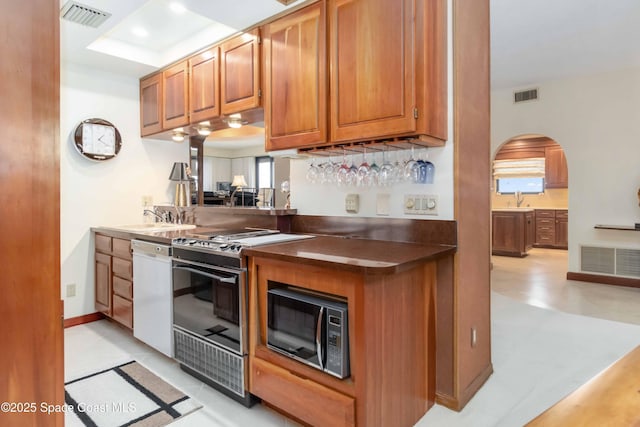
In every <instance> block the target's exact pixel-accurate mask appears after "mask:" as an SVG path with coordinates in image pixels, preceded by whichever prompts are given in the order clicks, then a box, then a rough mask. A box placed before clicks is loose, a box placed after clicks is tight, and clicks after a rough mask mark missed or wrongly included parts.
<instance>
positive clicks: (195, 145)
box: [190, 124, 289, 208]
mask: <svg viewBox="0 0 640 427" xmlns="http://www.w3.org/2000/svg"><path fill="white" fill-rule="evenodd" d="M190 148H191V169H192V176H193V178H194V180H193V181H192V187H191V194H192V203H193V204H194V205H196V204H198V205H205V206H257V207H265V208H268V207H272V208H283V207H284V205H285V203H286V195H284V194H282V193H281V192H280V191H279V189H280V185H281V183H282V182H283V181H285V180H287V179H288V178H289V159H281V158H273V157H270V156H269V155H268V154H267V153H266V152H265V151H264V129H263V128H261V127H260V124H258V125H257V126H256V125H252V126H243V127H242V128H240V129H224V130H221V131H217V132H212V133H211V134H210V135H209V136H208V137H207V138H206V139H205V140H204V142H203V143H202V144H200V143H199V141H191V146H190ZM199 150H201V161H199ZM199 201H201V203H198V202H199Z"/></svg>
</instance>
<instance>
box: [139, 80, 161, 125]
mask: <svg viewBox="0 0 640 427" xmlns="http://www.w3.org/2000/svg"><path fill="white" fill-rule="evenodd" d="M161 131H162V73H158V74H154V75H152V76H150V77H147V78H146V79H143V80H140V135H141V136H147V135H152V134H154V133H158V132H161Z"/></svg>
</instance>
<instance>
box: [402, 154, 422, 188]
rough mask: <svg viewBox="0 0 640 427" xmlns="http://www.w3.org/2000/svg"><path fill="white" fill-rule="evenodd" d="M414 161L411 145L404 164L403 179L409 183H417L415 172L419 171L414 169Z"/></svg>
mask: <svg viewBox="0 0 640 427" xmlns="http://www.w3.org/2000/svg"><path fill="white" fill-rule="evenodd" d="M416 163H417V162H416V160H415V157H414V151H413V145H411V155H410V156H409V159H408V160H407V161H406V162H405V164H404V179H405V180H406V181H409V182H417V180H418V177H417V176H416V172H417V171H418V170H419V169H417V168H416Z"/></svg>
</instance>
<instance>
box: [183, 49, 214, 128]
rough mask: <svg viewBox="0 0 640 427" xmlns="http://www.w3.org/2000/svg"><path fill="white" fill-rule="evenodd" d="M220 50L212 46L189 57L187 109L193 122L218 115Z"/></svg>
mask: <svg viewBox="0 0 640 427" xmlns="http://www.w3.org/2000/svg"><path fill="white" fill-rule="evenodd" d="M219 75H220V52H219V49H218V47H214V48H212V49H209V50H207V51H205V52H202V53H200V54H198V55H196V56H194V57H192V58H191V59H189V103H190V104H189V105H190V106H189V110H190V112H191V121H192V122H193V123H198V122H202V121H205V120H209V119H212V118H215V117H218V116H219V115H220V79H219V78H218V77H219Z"/></svg>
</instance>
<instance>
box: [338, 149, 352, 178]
mask: <svg viewBox="0 0 640 427" xmlns="http://www.w3.org/2000/svg"><path fill="white" fill-rule="evenodd" d="M348 174H349V165H348V164H347V153H346V150H344V149H343V150H342V164H341V165H340V167H338V171H337V172H336V181H337V182H338V185H340V186H343V185H347V184H348V181H347V175H348Z"/></svg>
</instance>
